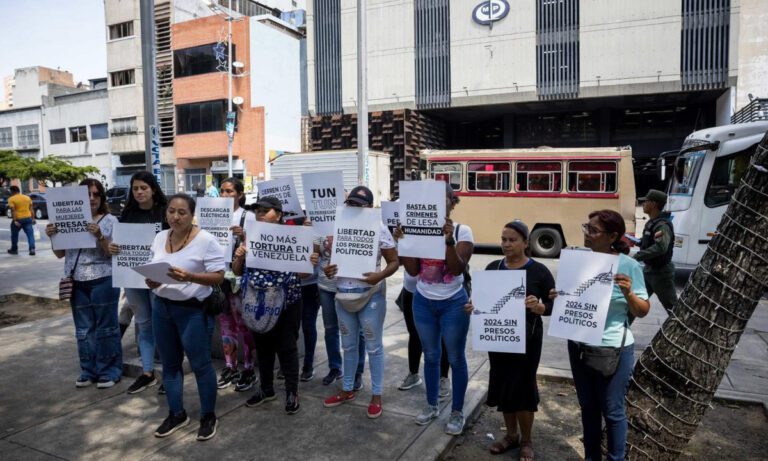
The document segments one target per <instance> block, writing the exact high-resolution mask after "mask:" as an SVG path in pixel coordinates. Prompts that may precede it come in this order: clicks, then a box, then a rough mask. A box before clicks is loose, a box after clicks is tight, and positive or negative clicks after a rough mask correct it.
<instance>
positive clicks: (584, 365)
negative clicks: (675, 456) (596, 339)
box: [550, 210, 651, 461]
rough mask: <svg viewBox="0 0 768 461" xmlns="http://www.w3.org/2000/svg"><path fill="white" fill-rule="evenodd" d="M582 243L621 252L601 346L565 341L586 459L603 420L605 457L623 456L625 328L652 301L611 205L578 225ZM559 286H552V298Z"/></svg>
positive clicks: (590, 460)
mask: <svg viewBox="0 0 768 461" xmlns="http://www.w3.org/2000/svg"><path fill="white" fill-rule="evenodd" d="M582 229H583V231H584V246H586V247H587V248H591V249H592V251H595V252H598V253H607V254H613V255H618V256H619V265H618V268H617V269H616V275H615V277H614V284H613V293H612V294H611V301H610V304H609V307H608V317H607V319H606V321H605V328H604V329H603V339H602V344H601V346H587V345H585V344H582V343H577V342H574V341H568V355H569V357H570V361H571V372H572V373H573V381H574V384H575V385H576V393H577V395H578V397H579V406H580V407H581V424H582V428H583V430H584V458H585V460H586V461H596V460H600V459H602V452H601V448H600V442H601V438H602V419H604V420H605V427H606V433H607V435H608V445H607V449H608V459H609V460H623V459H624V454H625V453H624V451H625V450H624V448H625V445H626V442H627V415H626V410H625V408H624V395H625V394H626V392H627V386H628V385H629V379H630V377H631V375H632V366H633V365H634V348H633V344H634V342H635V339H634V337H633V336H632V331H631V330H630V329H629V324H630V317H629V315H630V314H631V315H633V316H634V317H645V316H646V314H648V310H649V309H650V307H651V305H650V303H649V302H648V293H647V292H646V290H645V281H644V279H643V269H642V268H641V267H640V264H639V263H638V262H637V261H635V260H634V259H632V258H630V257H629V256H627V254H629V247H628V246H627V244H626V243H625V242H624V241H622V240H621V237H622V236H623V235H624V233H625V232H626V227H625V225H624V218H622V217H621V215H620V214H619V213H617V212H615V211H613V210H600V211H594V212H592V213H590V215H589V222H588V223H586V224H582ZM556 297H557V291H556V290H555V289H552V290H551V291H550V298H551V299H555V298H556Z"/></svg>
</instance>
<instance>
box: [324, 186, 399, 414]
mask: <svg viewBox="0 0 768 461" xmlns="http://www.w3.org/2000/svg"><path fill="white" fill-rule="evenodd" d="M344 205H345V206H347V207H364V208H373V193H372V192H371V190H370V189H368V188H367V187H365V186H357V187H355V188H354V189H352V190H351V191H350V193H349V195H348V196H347V200H346V201H345V202H344ZM379 225H380V237H379V242H378V245H377V246H378V248H377V249H378V254H377V255H376V269H377V270H376V272H369V273H365V274H363V275H364V276H365V278H364V279H354V278H348V277H338V279H337V280H336V315H337V316H338V319H339V329H340V330H341V344H342V349H343V350H344V381H343V386H342V390H341V391H340V392H339V393H338V394H336V395H334V396H332V397H329V398H327V399H325V401H324V402H323V405H325V407H327V408H332V407H336V406H339V405H341V404H343V403H346V402H351V401H352V400H354V399H355V390H354V384H355V371H356V370H357V365H358V347H359V340H360V339H359V338H360V334H359V333H360V330H362V331H363V335H364V336H365V349H366V351H367V352H368V363H369V367H370V370H371V394H372V395H371V401H370V403H369V404H368V412H367V414H368V417H369V418H371V419H374V418H378V417H379V416H381V413H382V405H381V394H382V388H383V384H384V383H383V381H384V338H383V336H384V316H385V315H386V313H387V300H386V297H385V292H386V281H385V279H386V278H387V277H389V276H390V275H392V274H394V273H395V272H397V269H398V267H400V263H399V260H398V258H397V250H396V249H395V241H394V239H393V238H392V234H390V233H389V229H387V226H385V225H384V223H382V222H381V220H380V219H379ZM381 256H384V260H385V261H386V262H387V265H386V267H384V269H381V270H379V269H380V267H381ZM323 271H324V272H325V275H326V276H327V277H328V278H331V279H333V278H335V277H336V274H337V273H338V272H339V267H338V266H337V265H335V264H329V265H327V266H325V268H324V269H323Z"/></svg>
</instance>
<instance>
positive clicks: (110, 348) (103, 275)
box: [45, 179, 123, 389]
mask: <svg viewBox="0 0 768 461" xmlns="http://www.w3.org/2000/svg"><path fill="white" fill-rule="evenodd" d="M80 185H81V186H86V187H87V188H88V199H89V203H90V207H91V216H92V218H93V222H92V223H90V224H88V232H90V233H91V234H93V236H94V237H96V245H95V248H82V249H77V250H53V253H54V254H55V255H56V257H58V258H64V273H65V274H66V275H67V276H68V277H70V278H71V279H72V280H73V282H72V297H71V298H70V299H69V302H70V304H71V306H72V318H73V319H74V321H75V336H76V337H77V350H78V353H79V354H78V355H79V357H80V377H79V378H77V381H75V386H77V387H87V386H90V385H91V384H92V383H94V382H95V383H96V387H97V388H99V389H106V388H109V387H112V386H114V385H115V383H116V382H118V381H120V376H122V374H123V349H122V347H121V345H120V326H119V325H118V321H117V301H118V299H119V297H120V289H119V288H112V259H111V257H110V255H109V243H110V239H111V238H112V228H113V227H114V225H115V223H116V222H117V219H116V218H115V217H114V216H112V215H111V214H109V209H108V208H107V195H106V193H105V191H104V186H102V185H101V183H100V182H99V181H97V180H95V179H85V180H83V181H82V182H81V183H80ZM50 200H52V199H50ZM57 232H58V231H57V229H56V226H55V225H54V224H48V225H47V226H46V228H45V233H46V234H47V235H48V237H51V238H53V236H54V235H56V233H57Z"/></svg>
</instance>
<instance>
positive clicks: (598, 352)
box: [579, 322, 627, 378]
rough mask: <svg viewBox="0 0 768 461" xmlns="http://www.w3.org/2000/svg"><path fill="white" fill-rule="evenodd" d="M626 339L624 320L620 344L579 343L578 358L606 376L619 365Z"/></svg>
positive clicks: (610, 374) (614, 371) (612, 372)
mask: <svg viewBox="0 0 768 461" xmlns="http://www.w3.org/2000/svg"><path fill="white" fill-rule="evenodd" d="M626 339H627V323H626V322H624V336H623V337H622V338H621V346H619V347H609V346H590V345H587V344H579V358H580V359H581V361H582V362H583V363H584V365H585V366H586V367H587V368H590V369H592V370H594V371H596V372H598V373H600V374H601V375H603V376H605V377H606V378H607V377H609V376H613V374H614V373H616V368H618V366H619V359H620V358H621V351H622V349H624V341H625V340H626Z"/></svg>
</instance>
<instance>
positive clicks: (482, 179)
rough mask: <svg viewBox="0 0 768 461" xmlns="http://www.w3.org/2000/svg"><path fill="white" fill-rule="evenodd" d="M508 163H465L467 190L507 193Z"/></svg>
mask: <svg viewBox="0 0 768 461" xmlns="http://www.w3.org/2000/svg"><path fill="white" fill-rule="evenodd" d="M510 170H511V168H510V165H509V162H469V163H467V190H470V191H481V192H509V183H510Z"/></svg>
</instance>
